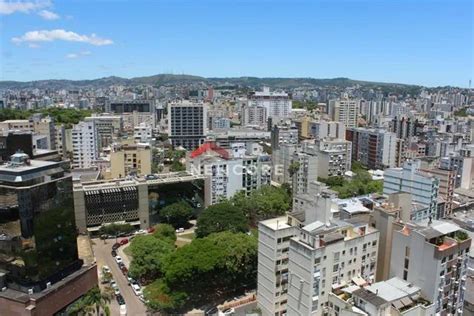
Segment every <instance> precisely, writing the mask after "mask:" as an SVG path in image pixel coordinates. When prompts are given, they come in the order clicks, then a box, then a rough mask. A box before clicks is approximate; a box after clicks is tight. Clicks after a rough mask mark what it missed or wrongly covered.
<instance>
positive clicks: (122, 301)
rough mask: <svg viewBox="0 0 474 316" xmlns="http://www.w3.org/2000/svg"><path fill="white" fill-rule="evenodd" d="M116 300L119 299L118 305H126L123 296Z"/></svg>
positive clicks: (120, 295)
mask: <svg viewBox="0 0 474 316" xmlns="http://www.w3.org/2000/svg"><path fill="white" fill-rule="evenodd" d="M115 298H116V299H117V303H118V304H119V305H125V300H124V299H123V296H122V294H119V295H117V296H116V297H115Z"/></svg>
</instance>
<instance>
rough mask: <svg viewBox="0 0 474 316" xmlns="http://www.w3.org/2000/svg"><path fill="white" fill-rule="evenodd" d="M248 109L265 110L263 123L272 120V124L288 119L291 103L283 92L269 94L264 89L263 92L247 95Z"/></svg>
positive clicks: (268, 89) (266, 89) (267, 90)
mask: <svg viewBox="0 0 474 316" xmlns="http://www.w3.org/2000/svg"><path fill="white" fill-rule="evenodd" d="M247 104H248V106H249V107H252V106H256V107H264V108H265V109H266V113H265V115H266V117H265V121H267V119H268V118H272V120H273V121H274V122H276V121H278V120H280V119H285V118H289V117H290V115H291V107H292V101H291V98H290V96H289V95H288V94H287V93H285V92H274V91H273V92H270V88H268V87H264V88H263V91H256V92H254V93H253V94H251V95H249V97H248V102H247Z"/></svg>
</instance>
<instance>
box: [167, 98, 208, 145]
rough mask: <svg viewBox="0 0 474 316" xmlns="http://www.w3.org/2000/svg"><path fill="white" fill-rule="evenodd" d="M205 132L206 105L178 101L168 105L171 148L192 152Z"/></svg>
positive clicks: (202, 139)
mask: <svg viewBox="0 0 474 316" xmlns="http://www.w3.org/2000/svg"><path fill="white" fill-rule="evenodd" d="M206 132H207V104H205V103H196V102H191V101H187V100H184V101H178V102H171V103H169V104H168V136H169V138H170V140H171V143H172V144H173V146H175V147H177V146H182V147H184V148H186V149H188V150H194V149H196V148H197V147H199V145H201V144H202V143H203V142H204V138H205V135H206Z"/></svg>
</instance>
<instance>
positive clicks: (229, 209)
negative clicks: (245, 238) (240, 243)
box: [196, 202, 248, 237]
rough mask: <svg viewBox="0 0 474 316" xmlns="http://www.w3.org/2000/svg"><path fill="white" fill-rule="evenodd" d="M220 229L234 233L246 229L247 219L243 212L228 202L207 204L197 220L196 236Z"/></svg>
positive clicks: (206, 234) (202, 235)
mask: <svg viewBox="0 0 474 316" xmlns="http://www.w3.org/2000/svg"><path fill="white" fill-rule="evenodd" d="M221 231H231V232H234V233H238V232H246V231H248V224H247V219H246V218H245V215H244V213H243V212H242V210H241V209H239V208H238V207H236V206H235V205H232V204H230V203H229V202H222V203H218V204H214V205H211V206H209V207H208V208H206V209H205V210H204V211H203V212H202V214H201V215H200V216H199V218H198V221H197V229H196V236H197V237H205V236H208V235H210V234H212V233H217V232H221Z"/></svg>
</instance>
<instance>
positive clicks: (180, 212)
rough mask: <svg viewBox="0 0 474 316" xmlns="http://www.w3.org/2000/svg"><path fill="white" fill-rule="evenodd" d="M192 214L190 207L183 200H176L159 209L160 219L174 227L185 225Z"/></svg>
mask: <svg viewBox="0 0 474 316" xmlns="http://www.w3.org/2000/svg"><path fill="white" fill-rule="evenodd" d="M192 215H193V209H192V207H191V206H190V205H189V204H188V203H186V202H184V201H180V202H176V203H173V204H170V205H168V206H165V207H164V208H163V209H162V210H161V211H160V218H161V220H162V221H164V222H166V223H168V224H171V225H173V226H174V227H175V228H179V227H183V226H185V225H186V224H187V223H188V221H189V219H190V218H191V216H192Z"/></svg>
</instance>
